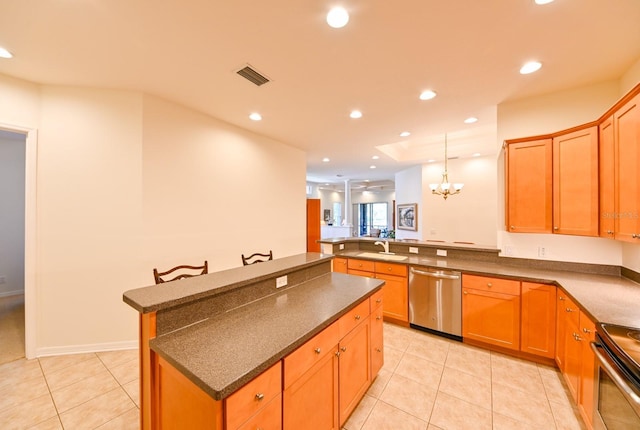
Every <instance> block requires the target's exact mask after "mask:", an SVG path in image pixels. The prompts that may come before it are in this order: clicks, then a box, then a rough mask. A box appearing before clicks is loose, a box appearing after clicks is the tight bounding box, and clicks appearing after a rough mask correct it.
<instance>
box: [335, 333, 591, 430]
mask: <svg viewBox="0 0 640 430" xmlns="http://www.w3.org/2000/svg"><path fill="white" fill-rule="evenodd" d="M384 341H385V350H384V352H385V364H384V367H383V368H382V370H381V371H380V373H379V374H378V377H377V378H376V379H375V381H374V382H373V385H372V386H371V388H370V389H369V391H368V392H367V394H366V395H365V397H364V399H363V400H362V401H361V402H360V405H359V406H358V408H357V409H356V410H355V411H354V413H353V415H352V416H351V418H350V419H349V420H348V421H347V423H346V424H345V426H344V428H345V429H347V430H385V429H389V430H391V429H393V430H398V429H402V430H412V429H421V430H424V429H428V430H437V429H443V430H449V429H472V430H482V429H487V430H511V429H513V430H516V429H517V430H530V429H539V430H549V429H562V430H573V429H576V430H579V429H584V428H585V426H584V423H583V422H582V420H581V418H580V416H579V414H578V412H577V410H576V408H575V407H574V406H573V402H572V400H571V398H570V394H569V393H568V391H567V388H566V386H565V384H564V381H563V380H562V376H561V375H560V373H559V372H558V371H557V370H556V369H555V368H552V367H548V366H543V365H538V364H535V363H532V362H528V361H524V360H520V359H516V358H512V357H508V356H506V355H503V354H499V353H494V352H489V351H486V350H483V349H478V348H474V347H470V346H467V345H464V344H462V343H460V342H456V341H450V340H448V339H444V338H441V337H438V336H433V335H430V334H427V333H423V332H420V331H417V330H413V329H407V328H403V327H399V326H395V325H391V324H385V326H384Z"/></svg>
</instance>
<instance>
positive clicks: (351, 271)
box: [347, 269, 376, 278]
mask: <svg viewBox="0 0 640 430" xmlns="http://www.w3.org/2000/svg"><path fill="white" fill-rule="evenodd" d="M347 274H349V275H356V276H364V277H365V278H375V277H376V274H375V273H373V272H366V271H364V270H354V269H349V270H347Z"/></svg>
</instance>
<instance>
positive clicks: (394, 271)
mask: <svg viewBox="0 0 640 430" xmlns="http://www.w3.org/2000/svg"><path fill="white" fill-rule="evenodd" d="M375 268H376V273H384V274H386V275H397V276H407V266H406V265H405V264H393V263H384V262H381V261H376V262H375Z"/></svg>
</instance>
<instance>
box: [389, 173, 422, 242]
mask: <svg viewBox="0 0 640 430" xmlns="http://www.w3.org/2000/svg"><path fill="white" fill-rule="evenodd" d="M395 180H396V208H397V207H398V205H404V204H408V203H417V205H418V213H417V216H418V218H417V222H418V225H417V231H412V230H400V229H396V239H423V238H424V231H425V230H424V214H423V213H424V210H423V208H422V195H423V190H422V166H414V167H411V168H409V169H406V170H403V171H401V172H398V173H396V178H395ZM397 222H398V220H397V219H396V223H397Z"/></svg>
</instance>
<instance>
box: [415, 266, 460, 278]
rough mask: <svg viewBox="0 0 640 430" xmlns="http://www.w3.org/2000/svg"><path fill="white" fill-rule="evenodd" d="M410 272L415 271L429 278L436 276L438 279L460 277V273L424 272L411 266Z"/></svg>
mask: <svg viewBox="0 0 640 430" xmlns="http://www.w3.org/2000/svg"><path fill="white" fill-rule="evenodd" d="M411 273H415V274H416V275H421V276H428V277H430V278H438V279H460V275H449V274H446V273H440V272H425V271H423V270H418V269H414V268H413V267H412V268H411Z"/></svg>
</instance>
